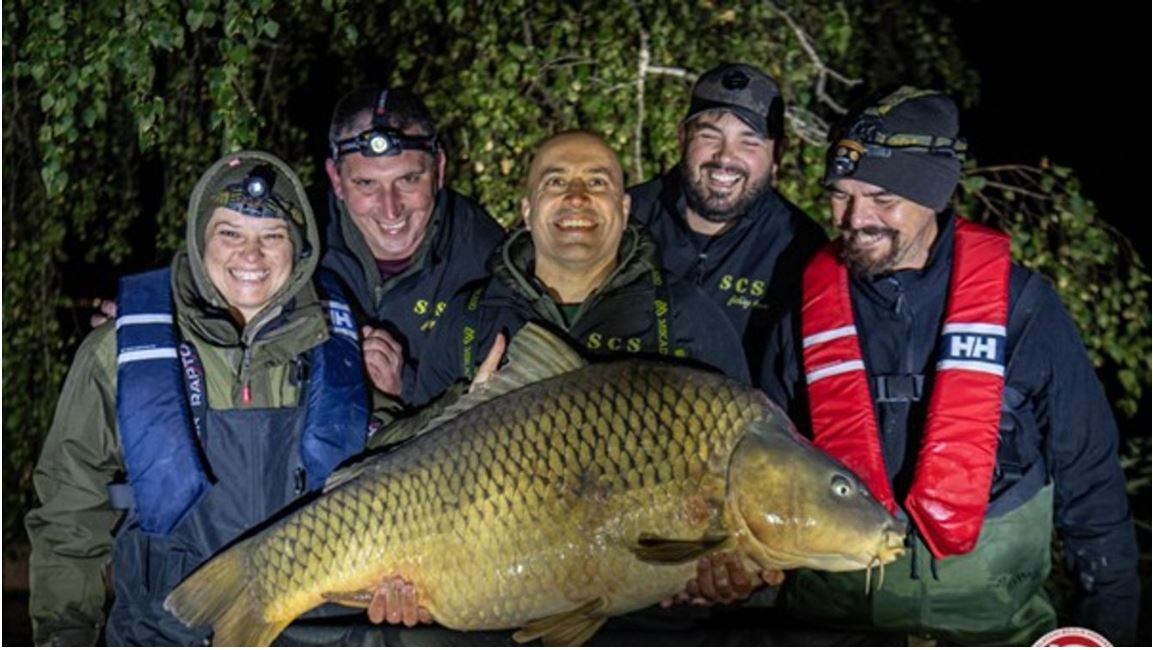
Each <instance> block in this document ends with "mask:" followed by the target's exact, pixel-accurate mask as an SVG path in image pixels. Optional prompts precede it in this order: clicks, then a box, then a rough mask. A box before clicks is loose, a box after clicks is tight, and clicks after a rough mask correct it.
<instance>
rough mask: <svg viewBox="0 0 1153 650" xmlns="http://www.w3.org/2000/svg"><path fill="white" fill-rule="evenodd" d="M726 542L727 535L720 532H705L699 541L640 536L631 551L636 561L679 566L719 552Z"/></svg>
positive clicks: (727, 539)
mask: <svg viewBox="0 0 1153 650" xmlns="http://www.w3.org/2000/svg"><path fill="white" fill-rule="evenodd" d="M728 541H729V534H728V533H722V532H715V533H713V532H706V533H705V534H704V536H702V537H701V538H700V539H666V538H663V537H657V536H655V535H641V537H640V539H638V540H637V543H636V545H634V546H633V547H632V549H631V550H632V552H633V555H636V556H637V559H639V560H642V561H644V562H651V563H653V564H681V563H683V562H692V561H693V560H696V559H698V558H701V557H704V556H706V555H708V554H709V553H712V552H714V551H719V550H721V548H722V547H723V546H724V545H725V544H726V543H727V542H728Z"/></svg>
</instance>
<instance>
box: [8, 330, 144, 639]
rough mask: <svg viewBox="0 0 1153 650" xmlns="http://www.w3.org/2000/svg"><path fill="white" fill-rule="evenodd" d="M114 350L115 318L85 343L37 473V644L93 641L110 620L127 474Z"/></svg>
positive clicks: (33, 609) (33, 569) (32, 523)
mask: <svg viewBox="0 0 1153 650" xmlns="http://www.w3.org/2000/svg"><path fill="white" fill-rule="evenodd" d="M115 352H116V351H115V330H114V323H108V324H105V325H104V326H102V327H101V328H99V329H97V330H96V331H95V332H93V333H92V334H90V335H89V336H88V338H87V339H85V341H84V343H83V344H82V345H81V346H80V349H79V351H78V352H77V353H76V358H75V360H74V362H73V364H72V368H71V369H70V370H69V372H68V377H67V379H66V380H65V382H64V388H63V389H62V391H61V393H60V399H59V401H58V402H57V405H56V414H55V417H54V419H53V421H52V428H51V429H50V430H49V432H48V436H47V438H46V440H45V441H44V447H43V449H42V451H41V453H40V460H39V462H38V463H37V465H36V469H35V473H34V475H33V482H34V484H35V488H36V494H37V496H38V497H39V501H40V504H41V505H40V507H39V508H36V509H34V510H32V511H31V512H29V513H28V515H27V517H26V518H25V526H26V528H27V530H28V538H29V540H30V542H31V546H32V555H31V558H30V561H29V579H30V586H31V596H30V600H29V613H30V615H31V618H32V627H33V634H34V639H35V642H36V644H37V645H45V644H53V645H58V644H66V645H91V644H94V643H95V642H96V640H97V637H98V636H99V633H100V629H101V627H102V626H103V623H104V614H103V609H104V600H105V593H106V587H105V582H104V573H105V569H106V567H107V565H108V562H109V560H110V558H111V555H112V540H113V535H112V529H113V527H114V526H115V525H116V521H117V519H118V516H119V515H118V513H117V512H116V511H114V510H113V509H112V507H111V504H110V503H109V500H108V488H107V486H108V484H109V483H110V482H112V480H113V479H114V478H115V477H116V475H117V474H118V473H120V472H122V461H121V455H120V442H119V436H118V434H117V425H116V385H115V381H116V377H115V369H114V359H115Z"/></svg>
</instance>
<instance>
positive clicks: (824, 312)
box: [801, 218, 1009, 557]
mask: <svg viewBox="0 0 1153 650" xmlns="http://www.w3.org/2000/svg"><path fill="white" fill-rule="evenodd" d="M956 224H957V230H956V237H955V243H954V246H953V269H952V276H951V277H950V280H949V297H948V305H947V307H946V310H945V321H944V326H943V328H942V331H941V338H940V346H939V350H938V360H937V367H936V373H935V377H934V380H933V382H932V383H933V390H932V395H931V396H930V398H929V410H928V417H927V418H926V420H925V431H924V435H923V436H922V438H921V447H920V451H919V453H918V456H917V464H916V467H915V470H914V474H913V483H912V486H911V488H910V489H909V494H908V496H907V497H906V498H905V502H904V506H905V511H906V512H907V513H908V514H909V516H910V517H911V518H912V520H913V522H914V523H915V524H916V526H917V529H918V530H919V531H920V533H921V535H922V537H923V538H924V540H925V544H926V545H927V546H928V547H929V550H931V551H932V552H933V555H934V556H936V557H945V556H948V555H960V554H963V553H967V552H969V551H971V550H972V549H973V547H974V546H975V545H976V543H977V537H978V535H980V533H981V525H982V523H983V522H984V519H985V509H986V507H987V506H988V502H989V488H990V485H991V484H992V480H993V466H994V463H995V461H996V452H997V433H998V426H999V424H1000V421H1001V398H1002V390H1003V388H1004V383H1005V376H1004V375H1005V325H1006V321H1007V314H1008V307H1009V237H1008V236H1006V235H1004V234H1002V233H999V232H997V231H995V230H992V229H989V228H986V227H984V226H979V225H976V224H972V223H969V222H967V221H965V220H963V219H960V218H957V220H956ZM838 251H839V243H838V242H831V243H830V244H829V245H828V246H826V247H825V248H823V249H822V250H821V251H820V252H819V253H817V255H816V256H815V257H814V259H813V261H812V262H810V263H809V266H808V267H807V268H806V269H805V276H804V305H803V307H802V312H801V323H802V332H803V336H804V341H803V343H802V345H803V347H804V364H805V375H806V382H807V384H808V390H809V401H810V405H811V406H810V410H811V415H812V425H813V437H814V442H815V444H816V445H817V446H818V447H820V448H821V449H823V450H825V452H826V453H828V454H829V455H831V456H833V457H834V458H837V459H838V460H840V461H841V462H842V463H844V464H845V465H847V466H848V467H849V469H851V470H853V471H854V472H856V473H857V474H858V476H860V477H861V479H862V480H863V481H864V482H865V484H866V485H867V486H868V488H869V490H870V491H871V492H872V493H873V495H874V496H875V497H876V498H877V500H878V501H880V502H881V504H882V505H884V506H885V507H886V508H888V509H889V512H891V513H894V514H896V511H897V504H896V500H895V499H894V497H893V489H892V486H891V485H890V484H889V478H888V473H887V471H886V469H885V462H884V457H883V455H882V453H881V438H880V434H879V433H878V429H877V420H876V414H875V413H874V410H873V409H872V408H864V405H866V404H867V405H872V403H873V400H872V397H871V396H870V393H869V378H868V374H867V372H866V368H865V361H864V357H863V356H862V354H861V346H860V342H859V341H858V338H857V328H856V324H855V323H854V321H853V308H852V304H851V302H850V297H849V276H848V269H847V268H846V267H845V266H844V265H843V264H842V263H841V262H840V260H839V258H838Z"/></svg>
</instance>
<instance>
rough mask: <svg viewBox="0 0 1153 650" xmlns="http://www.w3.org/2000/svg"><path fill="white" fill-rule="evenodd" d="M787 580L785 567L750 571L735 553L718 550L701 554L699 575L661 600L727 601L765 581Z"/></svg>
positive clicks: (666, 603)
mask: <svg viewBox="0 0 1153 650" xmlns="http://www.w3.org/2000/svg"><path fill="white" fill-rule="evenodd" d="M784 581H785V574H784V572H783V571H762V572H761V573H760V574H756V573H751V572H749V571H748V570H747V569H746V568H745V565H744V563H743V562H742V561H741V559H740V558H739V557H737V556H736V555H734V554H732V553H716V554H714V555H711V556H708V557H704V558H701V560H700V561H699V562H697V577H695V578H693V579H691V580H689V582H688V584H686V585H685V588H684V590H683V591H681V592H680V593H679V594H677V595H675V596H673V597H671V598H666V599H665V600H663V601H661V606H662V607H671V606H673V605H678V604H684V603H689V604H692V605H716V604H721V605H728V604H731V603H735V602H738V601H741V600H745V599H747V598H748V597H749V596H750V595H752V593H753V591H754V590H756V589H758V588H759V587H761V586H762V585H768V586H770V587H776V586H779V585H780V584H781V583H782V582H784Z"/></svg>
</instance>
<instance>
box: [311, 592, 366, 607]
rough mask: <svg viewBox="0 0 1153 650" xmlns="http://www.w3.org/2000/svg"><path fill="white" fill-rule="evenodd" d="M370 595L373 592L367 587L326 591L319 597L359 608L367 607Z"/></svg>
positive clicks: (330, 601)
mask: <svg viewBox="0 0 1153 650" xmlns="http://www.w3.org/2000/svg"><path fill="white" fill-rule="evenodd" d="M372 596H373V592H372V591H370V590H368V589H364V590H361V591H326V592H324V593H323V594H320V597H321V598H323V599H324V600H325V601H326V602H329V603H335V604H337V605H344V606H345V607H357V608H360V609H368V605H369V604H370V603H371V602H372Z"/></svg>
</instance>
